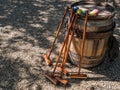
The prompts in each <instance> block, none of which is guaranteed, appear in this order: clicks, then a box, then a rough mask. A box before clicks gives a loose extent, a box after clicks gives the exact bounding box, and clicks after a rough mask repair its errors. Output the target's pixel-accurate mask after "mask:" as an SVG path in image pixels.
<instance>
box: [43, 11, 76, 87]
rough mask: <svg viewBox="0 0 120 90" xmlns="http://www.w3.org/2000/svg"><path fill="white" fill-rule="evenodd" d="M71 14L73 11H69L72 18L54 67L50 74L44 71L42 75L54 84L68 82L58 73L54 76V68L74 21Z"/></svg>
mask: <svg viewBox="0 0 120 90" xmlns="http://www.w3.org/2000/svg"><path fill="white" fill-rule="evenodd" d="M72 11H73V10H72ZM72 14H73V12H72V13H71V17H70V18H72V20H71V22H70V24H69V26H68V30H67V32H66V36H65V38H64V42H63V44H62V48H61V49H60V51H59V55H58V57H57V58H56V64H55V67H54V69H53V72H52V74H49V73H46V74H45V75H44V76H45V77H46V78H47V79H49V80H50V81H51V82H52V83H53V84H55V85H56V84H57V83H58V82H61V83H62V84H64V85H66V84H67V82H68V81H67V80H65V79H61V78H60V77H59V75H58V76H56V73H55V70H56V68H57V66H58V62H59V59H60V57H61V54H62V51H63V48H64V46H65V42H66V40H67V38H68V36H69V32H70V28H71V26H72V23H73V21H74V18H73V17H72Z"/></svg>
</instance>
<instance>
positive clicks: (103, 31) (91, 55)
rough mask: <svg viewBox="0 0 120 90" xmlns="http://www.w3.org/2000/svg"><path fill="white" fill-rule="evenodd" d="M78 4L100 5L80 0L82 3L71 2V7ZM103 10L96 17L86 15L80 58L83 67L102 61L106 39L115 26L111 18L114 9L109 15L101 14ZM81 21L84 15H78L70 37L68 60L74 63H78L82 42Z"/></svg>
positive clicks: (105, 48)
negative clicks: (82, 43) (84, 37)
mask: <svg viewBox="0 0 120 90" xmlns="http://www.w3.org/2000/svg"><path fill="white" fill-rule="evenodd" d="M79 4H80V5H81V4H84V5H85V6H86V7H87V5H86V4H88V5H90V4H92V5H101V4H96V3H91V2H90V3H88V2H84V3H83V1H82V3H80V2H77V3H75V4H73V5H72V7H73V6H75V5H79ZM84 5H83V6H84ZM94 7H95V6H94ZM109 7H111V6H109ZM99 8H100V6H99ZM101 8H102V9H103V11H104V10H105V8H103V7H102V6H101ZM103 11H101V12H100V14H99V15H98V16H97V17H88V24H87V32H86V40H85V46H84V50H83V51H84V53H83V60H82V67H84V68H90V67H94V66H96V65H98V64H100V63H101V62H102V61H103V58H104V56H105V53H106V51H107V48H108V39H109V37H110V36H111V35H112V32H113V30H114V28H115V22H114V20H113V17H114V10H112V11H110V13H111V14H110V13H109V15H104V16H103V15H101V13H102V12H103ZM83 23H84V17H83V16H79V18H78V20H77V28H76V30H75V35H74V37H73V39H72V43H71V46H70V50H69V56H70V60H71V61H72V63H74V64H75V65H78V61H79V58H80V47H81V42H82V32H83V28H84V25H83Z"/></svg>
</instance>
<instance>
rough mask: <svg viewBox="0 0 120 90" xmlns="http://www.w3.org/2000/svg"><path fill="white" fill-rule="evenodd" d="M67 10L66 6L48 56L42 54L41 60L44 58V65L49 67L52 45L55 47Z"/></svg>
mask: <svg viewBox="0 0 120 90" xmlns="http://www.w3.org/2000/svg"><path fill="white" fill-rule="evenodd" d="M68 9H69V7H68V6H67V7H66V10H65V12H64V15H63V18H62V20H61V21H60V24H59V26H58V28H57V32H56V36H55V39H54V41H53V43H52V46H51V48H50V52H49V53H48V54H44V55H43V58H44V60H45V62H46V64H47V65H49V66H50V65H51V59H50V55H51V53H52V50H53V47H54V45H55V42H56V40H57V38H58V35H59V32H60V30H61V28H62V25H63V22H64V20H65V17H66V15H67V12H68Z"/></svg>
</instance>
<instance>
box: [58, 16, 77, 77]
mask: <svg viewBox="0 0 120 90" xmlns="http://www.w3.org/2000/svg"><path fill="white" fill-rule="evenodd" d="M75 16H76V15H75ZM76 21H77V16H76V17H75V20H74V23H73V28H71V35H70V38H69V40H68V39H67V41H69V42H68V45H67V43H66V45H65V52H64V57H63V60H62V65H61V67H59V70H60V72H61V76H62V73H63V74H65V75H68V72H67V71H66V69H65V68H64V67H65V64H66V60H67V56H68V51H69V48H70V45H71V41H72V37H73V35H74V30H75V27H76ZM60 68H61V69H60Z"/></svg>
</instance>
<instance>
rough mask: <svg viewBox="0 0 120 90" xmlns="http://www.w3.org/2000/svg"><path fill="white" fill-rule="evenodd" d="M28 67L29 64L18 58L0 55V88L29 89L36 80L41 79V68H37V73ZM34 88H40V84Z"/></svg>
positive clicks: (10, 89) (5, 89)
mask: <svg viewBox="0 0 120 90" xmlns="http://www.w3.org/2000/svg"><path fill="white" fill-rule="evenodd" d="M30 68H31V65H28V64H25V63H24V62H23V61H22V60H20V59H19V58H17V59H12V58H8V57H3V56H0V88H1V89H3V90H21V89H22V90H25V89H28V88H29V89H31V88H32V87H33V85H34V84H36V82H37V81H38V80H39V81H41V78H40V76H41V74H40V73H41V72H42V69H41V68H39V71H40V72H39V75H38V74H35V73H33V72H32V71H31V70H30ZM36 88H39V90H41V89H42V87H41V85H40V84H39V85H37V87H36ZM33 90H34V89H33Z"/></svg>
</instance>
